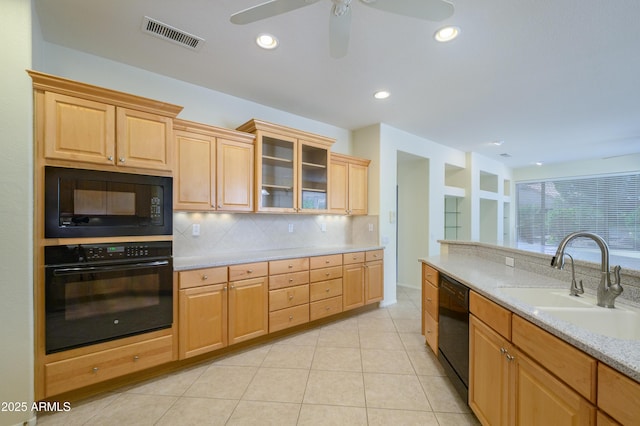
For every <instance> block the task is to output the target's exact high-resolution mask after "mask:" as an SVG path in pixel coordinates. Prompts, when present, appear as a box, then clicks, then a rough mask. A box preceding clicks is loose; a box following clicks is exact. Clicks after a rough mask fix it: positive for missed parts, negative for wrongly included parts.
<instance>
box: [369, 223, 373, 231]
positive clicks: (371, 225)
mask: <svg viewBox="0 0 640 426" xmlns="http://www.w3.org/2000/svg"><path fill="white" fill-rule="evenodd" d="M369 232H373V223H370V224H369Z"/></svg>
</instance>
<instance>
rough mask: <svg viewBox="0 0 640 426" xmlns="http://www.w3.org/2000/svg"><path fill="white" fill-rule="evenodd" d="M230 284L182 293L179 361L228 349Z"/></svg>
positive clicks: (181, 291) (183, 291)
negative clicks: (228, 288)
mask: <svg viewBox="0 0 640 426" xmlns="http://www.w3.org/2000/svg"><path fill="white" fill-rule="evenodd" d="M227 294H228V292H227V283H226V282H225V283H224V284H217V285H208V286H203V287H196V288H190V289H187V290H180V296H179V297H180V308H179V312H180V314H179V321H180V322H179V330H180V339H179V341H180V359H183V358H188V357H191V356H195V355H200V354H203V353H205V352H209V351H213V350H216V349H221V348H224V347H225V346H227Z"/></svg>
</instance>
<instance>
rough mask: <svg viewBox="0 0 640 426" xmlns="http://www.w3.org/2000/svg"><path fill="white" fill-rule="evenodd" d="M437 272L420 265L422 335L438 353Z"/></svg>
mask: <svg viewBox="0 0 640 426" xmlns="http://www.w3.org/2000/svg"><path fill="white" fill-rule="evenodd" d="M439 285H440V284H439V273H438V271H436V270H435V269H433V268H432V267H430V266H429V265H426V264H423V265H422V335H423V336H424V337H425V341H426V343H427V345H429V347H430V348H431V350H432V351H433V353H434V354H436V355H437V354H438V322H439V311H438V295H439V289H438V286H439Z"/></svg>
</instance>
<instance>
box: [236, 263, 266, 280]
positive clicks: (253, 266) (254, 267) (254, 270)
mask: <svg viewBox="0 0 640 426" xmlns="http://www.w3.org/2000/svg"><path fill="white" fill-rule="evenodd" d="M268 272H269V264H268V263H267V262H257V263H245V264H242V265H231V266H229V281H237V280H244V279H248V278H256V277H265V276H267V274H268Z"/></svg>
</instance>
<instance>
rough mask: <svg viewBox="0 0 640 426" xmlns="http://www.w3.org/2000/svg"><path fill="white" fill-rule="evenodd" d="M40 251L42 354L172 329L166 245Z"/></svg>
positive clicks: (89, 246)
mask: <svg viewBox="0 0 640 426" xmlns="http://www.w3.org/2000/svg"><path fill="white" fill-rule="evenodd" d="M44 250H45V253H44V255H45V339H46V340H45V346H46V353H47V354H50V353H54V352H58V351H62V350H67V349H72V348H77V347H81V346H87V345H90V344H95V343H99V342H104V341H108V340H114V339H117V338H122V337H126V336H131V335H135V334H141V333H145V332H149V331H153V330H159V329H163V328H169V327H171V325H172V323H173V263H172V257H171V250H172V243H171V241H150V242H136V243H113V244H108V243H100V244H70V245H62V246H47V247H45V248H44Z"/></svg>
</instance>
